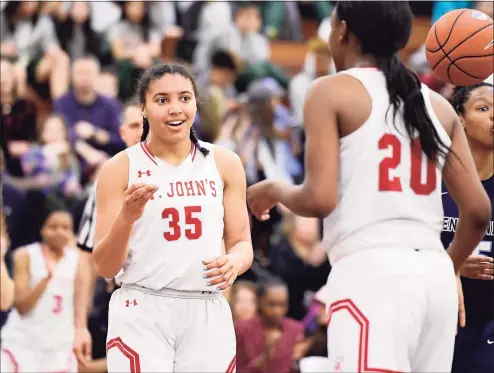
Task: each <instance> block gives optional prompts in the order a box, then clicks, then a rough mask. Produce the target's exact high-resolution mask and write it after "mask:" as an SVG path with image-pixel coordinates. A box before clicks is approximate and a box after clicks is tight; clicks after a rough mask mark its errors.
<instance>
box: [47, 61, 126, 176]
mask: <svg viewBox="0 0 494 373" xmlns="http://www.w3.org/2000/svg"><path fill="white" fill-rule="evenodd" d="M99 73H100V66H99V63H98V61H97V60H96V59H94V58H92V57H81V58H79V59H77V60H75V61H74V64H73V68H72V86H73V89H72V91H71V92H69V93H67V94H65V95H64V96H63V97H61V98H59V99H58V100H57V101H55V102H54V103H53V108H54V111H55V112H56V113H58V114H60V115H62V116H63V117H64V118H65V120H66V122H67V125H68V128H69V139H70V141H71V143H72V144H73V146H74V149H75V150H76V152H77V154H78V156H79V157H80V158H81V159H82V160H83V168H84V169H83V172H85V173H87V172H91V171H92V167H93V166H97V165H98V164H101V163H102V162H104V161H105V160H106V159H107V156H111V155H113V154H116V153H117V152H118V151H120V150H122V149H123V148H124V145H123V143H122V141H121V140H120V137H119V135H118V127H119V123H120V104H119V103H118V102H117V101H116V100H114V99H111V98H108V97H105V96H102V95H100V94H98V93H97V92H96V81H97V79H98V76H99ZM88 166H90V167H89V168H88ZM86 176H88V175H86Z"/></svg>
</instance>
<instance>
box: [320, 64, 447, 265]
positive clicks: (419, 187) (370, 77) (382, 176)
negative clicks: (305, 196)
mask: <svg viewBox="0 0 494 373" xmlns="http://www.w3.org/2000/svg"><path fill="white" fill-rule="evenodd" d="M342 73H343V74H348V75H351V76H353V77H355V78H356V79H358V80H359V81H360V82H361V83H362V85H363V86H364V87H365V88H366V89H367V91H368V92H369V95H370V97H371V99H372V110H371V113H370V116H369V118H368V119H367V121H366V122H365V123H364V124H363V125H362V127H360V128H359V129H357V130H356V131H355V132H353V133H351V134H349V135H348V136H345V137H343V138H341V139H340V175H339V182H338V204H337V207H336V209H335V210H334V211H333V212H332V213H331V214H330V215H329V216H328V217H326V218H325V219H324V241H325V242H324V245H325V247H326V248H327V249H328V255H329V259H330V262H331V263H334V262H335V261H336V260H338V259H340V258H341V257H343V256H345V255H348V254H350V253H353V252H356V251H359V250H366V249H370V248H375V247H377V248H386V247H390V248H417V249H431V250H444V249H443V246H442V244H441V241H440V234H441V229H442V222H443V207H442V200H441V183H442V168H443V165H444V160H441V162H440V167H439V168H437V167H436V166H435V164H434V163H433V162H430V161H428V159H427V157H426V155H425V154H424V153H423V152H422V149H421V146H420V141H419V140H418V138H417V139H415V140H414V141H413V142H411V141H410V138H409V137H408V134H407V132H406V129H405V124H404V121H403V115H402V112H398V113H397V115H396V118H395V121H394V123H393V109H390V110H389V112H388V113H387V111H388V108H389V94H388V91H387V88H386V80H385V77H384V74H383V73H382V72H381V71H379V70H377V69H373V68H354V69H350V70H347V71H344V72H342ZM421 91H422V94H423V96H424V100H425V103H426V107H427V111H428V113H429V116H430V117H431V119H432V122H433V123H434V127H435V128H436V130H437V132H438V134H439V136H440V138H441V139H442V141H443V142H444V144H446V145H447V146H450V145H451V140H450V138H449V136H448V134H447V133H446V131H445V130H444V128H443V126H442V125H441V123H440V122H439V120H438V118H437V116H436V115H435V113H434V111H433V109H432V106H431V102H430V98H429V89H428V88H427V87H426V86H425V85H423V86H422V89H421Z"/></svg>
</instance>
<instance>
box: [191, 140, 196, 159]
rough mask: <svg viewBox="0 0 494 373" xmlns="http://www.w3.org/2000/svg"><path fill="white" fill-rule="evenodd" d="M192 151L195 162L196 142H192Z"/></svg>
mask: <svg viewBox="0 0 494 373" xmlns="http://www.w3.org/2000/svg"><path fill="white" fill-rule="evenodd" d="M190 152H191V154H192V162H194V159H195V158H196V153H197V146H196V144H194V143H192V148H191V149H190Z"/></svg>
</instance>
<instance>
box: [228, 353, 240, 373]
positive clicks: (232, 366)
mask: <svg viewBox="0 0 494 373" xmlns="http://www.w3.org/2000/svg"><path fill="white" fill-rule="evenodd" d="M236 366H237V355H234V356H233V359H232V361H231V362H230V365H228V369H227V370H226V373H233V372H234V371H235V367H236Z"/></svg>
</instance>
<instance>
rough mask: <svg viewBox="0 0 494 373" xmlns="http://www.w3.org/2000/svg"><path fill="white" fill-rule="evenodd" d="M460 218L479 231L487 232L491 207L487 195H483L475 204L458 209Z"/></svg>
mask: <svg viewBox="0 0 494 373" xmlns="http://www.w3.org/2000/svg"><path fill="white" fill-rule="evenodd" d="M460 216H461V218H462V219H468V220H469V221H470V222H471V224H472V226H474V227H475V228H476V229H478V230H479V231H485V230H487V228H488V226H489V222H490V220H491V216H492V207H491V203H490V200H489V197H488V196H487V193H483V194H482V197H480V198H478V199H477V200H476V202H475V203H471V204H469V206H467V207H464V208H461V207H460Z"/></svg>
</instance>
